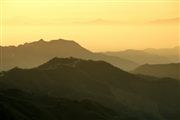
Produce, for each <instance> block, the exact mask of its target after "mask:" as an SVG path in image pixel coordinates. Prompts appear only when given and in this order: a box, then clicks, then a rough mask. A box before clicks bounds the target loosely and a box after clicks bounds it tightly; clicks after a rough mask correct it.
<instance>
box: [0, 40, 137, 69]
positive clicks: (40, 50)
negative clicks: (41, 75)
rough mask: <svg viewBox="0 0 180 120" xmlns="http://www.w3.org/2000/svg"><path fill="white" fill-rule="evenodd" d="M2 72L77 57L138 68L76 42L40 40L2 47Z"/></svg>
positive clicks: (125, 60) (126, 61)
mask: <svg viewBox="0 0 180 120" xmlns="http://www.w3.org/2000/svg"><path fill="white" fill-rule="evenodd" d="M0 49H1V50H2V52H1V56H0V57H2V58H1V61H2V64H1V66H0V70H1V71H2V70H9V69H11V68H13V67H15V66H18V67H21V68H31V67H35V66H37V65H39V64H41V63H44V62H45V61H47V60H49V59H52V58H53V57H71V56H73V57H77V58H83V59H93V60H104V61H107V62H109V63H111V64H113V65H115V66H117V67H120V68H122V69H124V70H132V69H134V68H135V67H137V64H136V63H135V62H132V61H130V60H127V59H122V58H119V57H112V56H108V55H104V54H100V53H93V52H91V51H89V50H87V49H85V48H83V47H82V46H80V45H79V44H78V43H76V42H74V41H69V40H63V39H59V40H52V41H49V42H46V41H44V40H42V39H41V40H39V41H36V42H32V43H25V44H23V45H19V46H17V47H16V46H9V47H1V48H0Z"/></svg>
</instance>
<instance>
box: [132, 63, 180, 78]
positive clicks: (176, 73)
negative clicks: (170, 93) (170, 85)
mask: <svg viewBox="0 0 180 120" xmlns="http://www.w3.org/2000/svg"><path fill="white" fill-rule="evenodd" d="M133 73H136V74H143V75H150V76H155V77H170V78H174V79H179V80H180V63H171V64H145V65H142V66H139V67H137V68H136V69H135V70H134V71H133Z"/></svg>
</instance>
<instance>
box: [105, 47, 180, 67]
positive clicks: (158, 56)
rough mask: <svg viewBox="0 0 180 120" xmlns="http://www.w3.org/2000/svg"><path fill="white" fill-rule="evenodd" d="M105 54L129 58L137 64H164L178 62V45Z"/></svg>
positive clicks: (179, 52) (179, 53) (179, 60)
mask: <svg viewBox="0 0 180 120" xmlns="http://www.w3.org/2000/svg"><path fill="white" fill-rule="evenodd" d="M105 54H107V55H111V56H118V57H120V58H124V59H129V60H131V61H134V62H136V63H138V64H146V63H149V64H166V63H173V62H180V57H179V56H180V49H179V47H174V48H162V49H153V48H149V49H145V50H125V51H118V52H106V53H105Z"/></svg>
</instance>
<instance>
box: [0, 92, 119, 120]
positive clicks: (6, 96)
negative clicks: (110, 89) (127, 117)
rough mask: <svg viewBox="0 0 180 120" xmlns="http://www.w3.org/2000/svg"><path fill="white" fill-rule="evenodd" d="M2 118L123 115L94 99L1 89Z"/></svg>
mask: <svg viewBox="0 0 180 120" xmlns="http://www.w3.org/2000/svg"><path fill="white" fill-rule="evenodd" d="M0 98H1V99H0V119H1V120H119V119H120V116H119V115H118V114H117V113H116V112H114V111H113V110H111V109H108V108H106V107H104V106H102V105H100V104H98V103H96V102H94V101H90V100H81V101H77V100H69V99H64V98H56V97H49V96H46V95H37V94H34V93H27V92H24V91H21V90H18V89H7V90H1V91H0Z"/></svg>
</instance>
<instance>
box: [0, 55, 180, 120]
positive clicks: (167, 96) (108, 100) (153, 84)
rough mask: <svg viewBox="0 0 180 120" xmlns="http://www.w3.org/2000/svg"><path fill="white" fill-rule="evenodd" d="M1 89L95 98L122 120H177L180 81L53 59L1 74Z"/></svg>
mask: <svg viewBox="0 0 180 120" xmlns="http://www.w3.org/2000/svg"><path fill="white" fill-rule="evenodd" d="M0 76H1V77H0V87H1V89H12V88H16V89H21V90H23V91H30V92H33V93H37V94H41V95H48V96H55V97H62V98H67V99H73V100H78V101H81V100H84V99H88V100H90V101H95V102H97V103H99V104H101V105H102V106H104V107H107V108H109V109H112V110H113V111H115V112H117V114H119V115H120V116H121V118H122V119H125V120H129V119H133V120H144V119H146V120H172V119H173V120H178V119H179V118H180V115H179V112H180V103H179V101H180V81H179V80H175V79H171V78H162V79H156V80H155V79H151V77H146V79H145V76H144V77H141V76H138V75H133V74H130V73H128V72H125V71H123V70H121V69H119V68H117V67H114V66H112V65H111V64H109V63H106V62H103V61H92V60H82V59H76V58H54V59H52V60H50V61H48V62H47V63H45V64H42V65H40V66H38V67H36V68H32V69H20V68H14V69H12V70H10V71H7V72H2V73H1V75H0Z"/></svg>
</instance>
